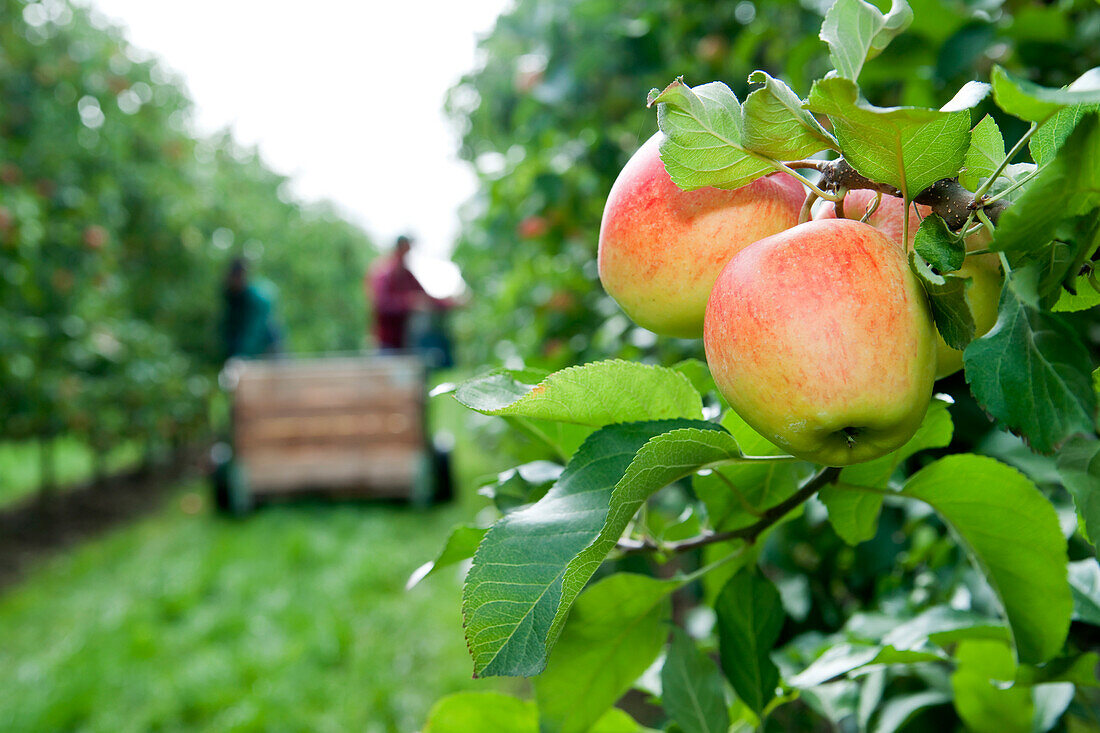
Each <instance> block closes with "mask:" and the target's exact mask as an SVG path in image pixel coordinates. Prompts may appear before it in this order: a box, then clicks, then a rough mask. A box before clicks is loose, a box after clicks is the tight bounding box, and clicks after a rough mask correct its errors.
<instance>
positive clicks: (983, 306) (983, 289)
mask: <svg viewBox="0 0 1100 733" xmlns="http://www.w3.org/2000/svg"><path fill="white" fill-rule="evenodd" d="M874 198H875V192H874V191H868V190H858V191H850V192H848V195H847V196H846V197H845V199H844V213H845V214H847V215H848V216H849V217H854V218H857V219H858V218H860V217H862V216H863V214H864V212H866V211H867V209H868V207H869V206H870V204H871V202H872V201H873V200H874ZM910 206H911V208H910V210H909V242H910V246H912V243H913V241H914V240H915V238H916V236H917V230H918V229H919V228H920V222H921V219H922V218H923V217H926V216H928V215H929V214H931V213H932V210H931V209H930V208H928V207H927V206H923V205H920V204H911V205H910ZM904 211H905V207H904V206H903V204H902V200H901V199H899V198H897V197H895V196H883V197H882V201H881V203H880V204H879V206H878V208H877V209H876V210H875V213H873V214H871V216H870V217H868V219H867V223H868V224H870V225H871V226H873V227H875V228H876V229H878V230H879V231H880V232H882V233H883V234H885V235H886V236H887V237H889V238H890V239H891V240H893V241H894V242H896V243H897V244H898V245H899V246H900V245H901V244H902V242H903V240H902V237H901V233H902V230H903V222H904V219H903V215H904ZM918 213H919V216H918ZM816 218H817V219H835V218H836V209H835V207H834V206H833V204H832V202H826V204H825V205H824V206H822V208H821V211H820V213H819V214H818V215H817V217H816ZM989 242H990V237H989V234H988V232H985V231H982V232H979V233H978V234H975V235H973V236H971V237H969V238H968V239H967V240H966V249H967V250H968V251H974V250H978V249H985V248H986V247H987V246H989ZM953 274H955V275H959V276H960V277H969V278H970V287H969V288H967V291H966V303H967V305H968V306H970V312H971V314H972V315H973V316H974V337H975V338H978V337H979V336H984V335H985V334H986V333H988V332H989V329H991V328H993V324H994V323H996V322H997V305H998V303H999V302H1000V298H1001V285H1002V283H1003V282H1004V275H1003V274H1002V272H1001V263H1000V260H999V259H998V258H997V255H995V254H984V255H971V256H969V257H967V258H966V260H964V261H963V266H962V267H960V268H959V269H958V270H957V271H956V272H955V273H953ZM962 366H963V353H962V352H961V351H959V350H958V349H952V348H951V347H950V346H948V345H947V342H946V341H944V340H943V336H941V335H940V334H939V331H937V332H936V379H939V378H940V377H946V376H948V375H949V374H954V373H955V372H957V371H959V370H960V369H962Z"/></svg>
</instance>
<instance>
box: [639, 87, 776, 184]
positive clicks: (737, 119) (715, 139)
mask: <svg viewBox="0 0 1100 733" xmlns="http://www.w3.org/2000/svg"><path fill="white" fill-rule="evenodd" d="M649 103H650V104H656V105H657V123H658V125H660V128H661V131H662V132H664V133H665V139H664V140H662V141H661V160H662V161H663V162H664V164H665V170H667V171H668V175H669V176H670V177H671V178H672V180H673V182H674V183H675V184H676V185H677V186H679V187H680V188H682V189H684V190H685V191H692V190H694V189H697V188H702V187H704V186H715V187H717V188H740V187H741V186H744V185H745V184H746V183H749V182H751V181H753V180H754V179H756V178H759V177H760V176H763V175H767V174H768V173H772V172H774V171H775V170H776V168H775V166H774V165H773V164H772V162H771V161H769V160H768V159H766V158H764V157H762V156H760V154H758V153H755V152H753V151H751V150H749V149H748V148H747V147H746V146H745V144H744V142H743V141H742V135H743V130H742V124H743V123H742V119H741V104H740V103H739V102H738V101H737V96H736V95H735V94H734V93H733V92H732V91H730V88H729V87H727V86H726V85H725V84H722V83H720V82H716V81H715V82H711V83H709V84H703V85H702V86H698V87H689V86H688V85H686V84H684V83H683V81H681V80H679V79H677V80H676V81H674V82H672V83H671V84H669V85H668V86H667V87H665V89H664V91H661V92H658V91H657V90H656V89H654V90H653V91H652V92H650V93H649Z"/></svg>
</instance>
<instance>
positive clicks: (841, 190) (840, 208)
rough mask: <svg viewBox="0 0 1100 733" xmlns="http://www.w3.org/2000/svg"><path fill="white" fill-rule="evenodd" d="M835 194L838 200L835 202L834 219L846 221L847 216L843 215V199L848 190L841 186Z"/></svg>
mask: <svg viewBox="0 0 1100 733" xmlns="http://www.w3.org/2000/svg"><path fill="white" fill-rule="evenodd" d="M836 194H837V196H839V197H840V200H839V201H837V202H836V218H837V219H847V218H848V215H847V214H845V213H844V197H845V196H847V195H848V189H846V188H845V187H844V186H841V187H840V188H838V189H837V191H836Z"/></svg>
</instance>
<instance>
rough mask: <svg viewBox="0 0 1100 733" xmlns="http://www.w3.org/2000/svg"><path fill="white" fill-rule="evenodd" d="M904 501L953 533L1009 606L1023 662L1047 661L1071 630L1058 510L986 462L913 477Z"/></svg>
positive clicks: (951, 459) (931, 468)
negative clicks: (924, 508) (916, 502)
mask: <svg viewBox="0 0 1100 733" xmlns="http://www.w3.org/2000/svg"><path fill="white" fill-rule="evenodd" d="M901 493H902V494H903V495H904V496H909V497H912V498H914V499H920V500H921V501H924V502H925V503H927V504H929V505H930V506H931V507H932V508H933V509H934V510H935V511H936V513H937V514H939V516H940V517H941V518H942V519H943V520H944V521H945V522H946V523H947V524H948V525H949V526H950V527H951V528H952V529H953V530H954V532H955V534H956V535H957V536H958V537H959V539H960V540H961V541H962V543H963V545H964V546H965V547H966V549H967V551H968V552H969V553H970V555H971V557H972V558H973V560H974V561H975V563H976V564H977V565H978V567H979V568H980V569H981V570H982V572H983V573H984V574H985V576H986V578H987V579H988V580H989V583H990V585H991V586H992V587H993V589H994V591H995V592H996V593H997V596H998V597H999V598H1000V600H1001V604H1002V606H1003V607H1004V611H1005V616H1006V617H1007V619H1008V623H1009V627H1010V628H1011V630H1012V635H1013V639H1014V641H1015V644H1016V650H1017V653H1018V655H1019V658H1020V661H1022V662H1028V663H1039V662H1045V661H1047V660H1049V659H1051V658H1052V657H1054V655H1055V654H1057V653H1058V651H1059V649H1061V647H1062V643H1063V642H1064V641H1065V638H1066V633H1067V632H1068V630H1069V620H1070V615H1071V613H1072V610H1073V599H1072V597H1071V595H1070V590H1069V585H1068V584H1067V582H1066V562H1067V558H1066V540H1065V538H1064V537H1063V536H1062V531H1061V528H1060V527H1059V524H1058V516H1057V514H1056V513H1055V511H1054V507H1053V506H1052V505H1051V503H1050V502H1049V501H1047V499H1046V497H1044V496H1043V494H1042V493H1041V492H1040V491H1039V490H1038V489H1037V488H1035V485H1034V484H1033V483H1031V481H1030V480H1028V479H1027V478H1026V477H1025V476H1024V475H1023V474H1021V473H1019V472H1018V471H1016V470H1015V469H1014V468H1011V467H1009V466H1006V465H1004V464H1003V463H999V462H997V461H995V460H993V459H991V458H985V457H983V456H975V455H967V454H960V455H954V456H947V457H946V458H942V459H940V460H938V461H936V462H935V463H932V464H930V465H928V466H926V467H925V468H922V469H921V470H920V471H918V472H917V473H916V474H914V475H913V476H912V477H910V479H909V480H908V481H907V482H906V483H905V487H904V489H903V490H902V492H901Z"/></svg>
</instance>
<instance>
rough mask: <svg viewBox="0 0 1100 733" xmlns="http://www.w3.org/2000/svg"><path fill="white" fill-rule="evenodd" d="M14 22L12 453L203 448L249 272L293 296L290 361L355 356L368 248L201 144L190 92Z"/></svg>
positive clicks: (17, 18) (8, 125) (277, 181)
mask: <svg viewBox="0 0 1100 733" xmlns="http://www.w3.org/2000/svg"><path fill="white" fill-rule="evenodd" d="M0 19H2V21H3V22H2V23H0V98H2V99H3V100H4V104H3V105H2V106H0V282H2V285H0V394H3V395H4V397H3V402H2V403H0V440H21V439H30V438H39V439H45V440H44V445H48V444H49V441H48V439H49V438H51V437H52V436H56V435H59V434H61V433H76V434H78V435H80V436H82V437H83V438H84V439H85V440H86V442H88V443H89V444H90V445H92V446H93V447H95V448H96V449H97V450H98V451H100V452H105V451H106V450H107V449H109V448H110V447H111V446H112V445H115V444H117V443H118V442H119V441H122V440H126V439H136V440H139V441H143V442H147V443H154V444H156V443H163V442H165V441H168V442H179V441H181V440H186V439H187V438H189V437H193V436H194V435H195V434H196V431H197V430H200V429H202V428H203V427H204V425H205V417H206V415H207V413H208V400H209V397H210V395H211V394H212V390H213V388H214V385H215V379H214V375H215V371H216V369H217V368H218V367H219V366H220V364H219V361H218V360H219V351H218V347H217V325H216V324H217V323H218V315H219V310H220V308H221V298H220V288H221V283H222V278H223V275H224V272H225V269H226V266H227V263H228V261H229V260H230V258H231V257H233V256H236V255H243V256H244V257H246V258H248V259H249V260H251V261H254V262H255V268H254V269H255V270H256V271H257V272H259V273H261V274H262V275H264V276H266V277H267V278H269V279H271V280H272V281H274V282H275V283H276V284H277V286H278V287H279V289H280V291H281V293H282V298H281V301H280V304H281V313H280V317H281V319H282V321H283V323H284V324H285V329H286V335H287V338H286V342H287V344H288V346H289V348H290V349H291V350H299V351H316V350H336V349H353V348H358V347H359V346H360V345H361V343H362V339H363V336H364V333H365V329H366V313H365V305H364V303H363V294H362V288H361V281H362V273H363V272H364V270H365V265H366V261H367V260H368V259H369V257H370V256H371V253H372V252H373V250H374V248H373V246H372V244H371V242H370V241H369V239H368V238H367V236H366V235H365V234H364V233H363V232H362V231H361V230H359V229H358V228H356V227H355V226H353V225H351V224H349V223H347V222H346V221H344V220H342V219H341V218H340V217H339V216H337V215H336V214H335V212H334V211H333V210H332V209H331V208H329V207H327V206H324V205H314V206H305V205H303V204H301V203H299V202H297V201H295V200H294V199H293V198H292V197H291V196H290V195H289V194H288V188H287V180H286V179H285V178H284V177H283V176H280V175H278V174H275V173H273V172H272V171H270V170H269V169H268V168H267V167H266V166H265V165H264V163H263V162H262V161H261V160H260V158H259V156H258V155H257V154H256V152H255V151H253V150H245V149H243V148H241V147H240V146H239V145H237V144H236V143H235V142H234V141H233V140H232V138H231V137H230V136H229V135H228V134H227V133H223V134H220V135H217V136H214V137H213V138H211V139H196V138H195V137H193V135H192V133H191V132H190V129H191V109H192V107H191V102H190V100H189V99H188V97H187V94H186V93H185V91H184V90H183V88H182V86H181V85H180V83H179V82H178V81H177V80H176V79H174V78H173V76H172V75H171V74H170V73H169V72H168V71H166V70H165V68H164V67H163V66H162V65H160V64H159V63H158V62H156V61H155V60H153V59H151V58H150V57H148V56H147V55H146V54H144V53H142V52H140V51H138V50H136V49H134V48H132V47H131V46H129V45H128V44H127V43H126V42H125V40H123V38H122V34H121V32H120V31H119V29H117V28H113V27H110V26H107V25H105V24H104V23H103V22H102V21H101V20H100V19H99V18H98V17H97V16H96V15H95V14H94V13H93V12H92V11H89V10H88V9H86V8H83V7H79V6H75V5H72V4H70V3H68V2H67V1H66V0H43V1H42V2H26V1H25V0H0ZM44 455H45V461H44V469H45V470H46V474H45V475H46V476H48V475H49V455H48V451H44Z"/></svg>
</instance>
